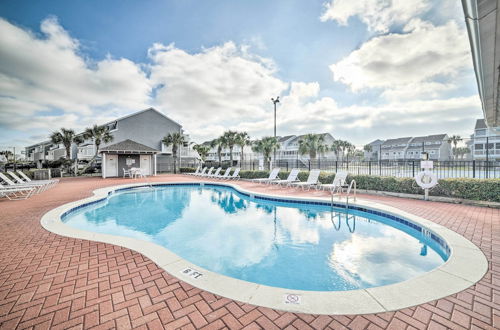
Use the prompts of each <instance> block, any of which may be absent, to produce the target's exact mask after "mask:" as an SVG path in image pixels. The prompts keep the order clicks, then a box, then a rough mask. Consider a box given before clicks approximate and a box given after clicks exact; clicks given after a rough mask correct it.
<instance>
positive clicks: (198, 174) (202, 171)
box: [192, 166, 208, 176]
mask: <svg viewBox="0 0 500 330" xmlns="http://www.w3.org/2000/svg"><path fill="white" fill-rule="evenodd" d="M207 169H208V167H206V166H205V167H204V168H203V169H202V170H201V172H199V173H193V174H192V175H193V176H203V175H205V173H206V172H207Z"/></svg>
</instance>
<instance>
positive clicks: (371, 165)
mask: <svg viewBox="0 0 500 330" xmlns="http://www.w3.org/2000/svg"><path fill="white" fill-rule="evenodd" d="M198 165H199V162H194V161H189V162H182V164H181V167H191V168H196V167H197V166H198ZM204 165H205V166H214V167H216V168H217V167H219V166H221V167H223V168H227V167H229V166H231V164H230V162H229V161H223V162H221V163H219V162H209V161H207V162H205V164H204ZM232 166H238V167H241V169H242V170H252V171H256V170H261V169H264V170H266V169H268V165H267V164H262V162H259V161H258V160H252V161H244V162H243V163H241V164H239V162H238V161H234V162H233V164H232ZM273 166H277V167H281V168H282V169H283V170H287V171H288V170H290V169H292V168H300V169H303V170H304V171H308V170H311V169H321V170H322V171H325V172H337V171H347V172H349V173H350V174H355V175H378V176H393V177H401V178H403V177H408V178H409V177H414V176H415V175H416V174H417V173H418V172H420V171H421V168H420V160H406V161H388V160H383V161H336V160H325V159H316V160H310V161H302V160H298V159H297V160H277V161H276V163H275V164H274V165H273ZM158 169H159V172H173V163H172V162H170V163H169V164H168V165H167V164H164V165H163V166H162V167H161V168H160V166H159V167H158ZM433 172H434V173H436V174H437V176H438V177H439V178H441V179H444V178H471V179H472V178H475V179H487V178H500V162H493V161H489V162H486V161H477V160H472V161H434V169H433Z"/></svg>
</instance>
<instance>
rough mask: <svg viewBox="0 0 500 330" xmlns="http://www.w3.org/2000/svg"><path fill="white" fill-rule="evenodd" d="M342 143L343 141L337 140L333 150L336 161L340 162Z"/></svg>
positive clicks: (333, 144) (334, 142) (332, 147)
mask: <svg viewBox="0 0 500 330" xmlns="http://www.w3.org/2000/svg"><path fill="white" fill-rule="evenodd" d="M341 143H342V140H335V141H333V143H332V146H331V150H332V151H333V153H334V154H335V159H337V160H339V154H340V145H341Z"/></svg>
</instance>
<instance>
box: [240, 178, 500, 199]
mask: <svg viewBox="0 0 500 330" xmlns="http://www.w3.org/2000/svg"><path fill="white" fill-rule="evenodd" d="M289 173H290V172H287V171H282V172H280V174H279V177H280V178H281V179H286V178H287V177H288V174H289ZM308 175H309V172H307V171H301V172H300V173H299V180H301V181H306V180H307V176H308ZM268 176H269V171H241V172H240V177H241V178H242V179H257V178H267V177H268ZM334 177H335V173H330V172H328V173H327V172H321V174H320V176H319V181H320V182H321V183H332V182H333V178H334ZM351 180H356V186H357V188H358V189H362V190H374V191H387V192H395V193H403V194H423V193H424V190H423V189H422V188H420V187H419V186H418V185H417V183H416V182H415V179H413V178H395V177H384V176H373V175H349V176H348V177H347V182H348V183H350V182H351ZM429 194H430V195H432V196H443V197H451V198H462V199H470V200H478V201H489V202H500V179H465V178H460V179H440V180H439V184H438V185H437V186H436V187H434V188H433V189H431V190H430V192H429Z"/></svg>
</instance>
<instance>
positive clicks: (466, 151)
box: [455, 147, 470, 159]
mask: <svg viewBox="0 0 500 330" xmlns="http://www.w3.org/2000/svg"><path fill="white" fill-rule="evenodd" d="M455 153H456V155H457V156H459V157H460V158H462V159H463V158H464V156H465V155H467V154H470V149H469V148H467V147H458V148H455Z"/></svg>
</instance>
